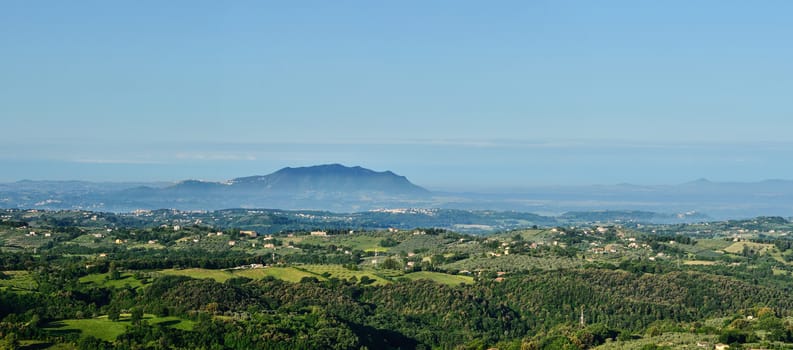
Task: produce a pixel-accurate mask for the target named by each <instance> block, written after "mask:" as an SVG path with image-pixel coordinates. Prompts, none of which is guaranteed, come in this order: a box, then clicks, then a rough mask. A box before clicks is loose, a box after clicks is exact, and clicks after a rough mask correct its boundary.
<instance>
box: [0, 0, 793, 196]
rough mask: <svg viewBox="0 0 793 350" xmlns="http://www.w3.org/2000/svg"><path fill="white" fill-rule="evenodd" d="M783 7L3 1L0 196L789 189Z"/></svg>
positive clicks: (790, 31)
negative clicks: (212, 184)
mask: <svg viewBox="0 0 793 350" xmlns="http://www.w3.org/2000/svg"><path fill="white" fill-rule="evenodd" d="M792 10H793V3H791V2H789V1H761V2H747V1H726V0H719V1H663V2H660V1H635V0H634V1H602V2H594V1H503V2H487V3H485V2H481V1H401V2H377V1H315V2H304V1H288V2H275V1H273V2H269V1H250V2H246V1H234V2H219V1H205V2H203V1H181V2H180V1H168V2H163V1H113V2H107V1H72V2H63V1H12V0H9V1H3V2H0V49H1V50H2V55H0V121H2V130H3V133H2V134H3V136H2V138H0V169H2V171H0V181H16V180H20V179H87V180H101V181H123V180H145V181H148V180H179V179H184V178H201V179H215V180H220V179H227V178H233V177H237V176H246V175H252V174H266V173H269V172H271V171H274V170H277V169H278V168H281V167H284V166H300V165H311V164H321V163H337V162H338V163H344V164H347V165H361V166H364V167H369V168H373V169H376V170H386V169H389V170H393V171H395V172H397V173H400V174H403V175H406V176H408V178H410V179H411V180H413V181H414V182H416V183H419V184H422V185H425V186H428V187H434V188H472V189H473V188H494V187H526V186H533V185H546V184H594V183H606V184H611V183H622V182H631V183H639V184H652V183H678V182H685V181H688V180H693V179H696V178H700V177H706V178H710V179H712V180H717V181H756V180H762V179H767V178H786V179H793V162H791V160H793V159H791V154H793V140H791V137H790V131H791V130H793V102H791V101H793V99H792V98H791V97H790V92H791V91H793V46H791V45H790V38H791V37H793V24H791V22H790V20H789V14H790V13H793V11H792Z"/></svg>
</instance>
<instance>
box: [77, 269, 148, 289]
mask: <svg viewBox="0 0 793 350" xmlns="http://www.w3.org/2000/svg"><path fill="white" fill-rule="evenodd" d="M79 281H80V283H82V284H94V285H97V286H103V287H111V288H122V287H125V286H129V287H132V288H135V289H137V288H140V287H143V282H141V281H140V280H138V279H137V278H135V277H133V275H132V274H131V273H122V274H121V278H120V279H117V280H111V279H110V273H109V272H108V273H95V274H90V275H88V276H83V277H80V279H79Z"/></svg>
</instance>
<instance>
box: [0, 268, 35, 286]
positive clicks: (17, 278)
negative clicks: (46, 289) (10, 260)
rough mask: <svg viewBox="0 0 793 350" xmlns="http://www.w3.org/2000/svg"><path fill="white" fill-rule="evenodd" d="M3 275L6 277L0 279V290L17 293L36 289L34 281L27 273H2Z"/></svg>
mask: <svg viewBox="0 0 793 350" xmlns="http://www.w3.org/2000/svg"><path fill="white" fill-rule="evenodd" d="M3 274H4V275H5V276H6V277H5V278H4V279H0V288H3V289H10V290H19V291H31V290H35V289H36V288H37V285H36V281H34V280H33V276H32V275H31V274H30V272H28V271H3Z"/></svg>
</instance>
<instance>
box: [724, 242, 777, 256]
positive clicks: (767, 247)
mask: <svg viewBox="0 0 793 350" xmlns="http://www.w3.org/2000/svg"><path fill="white" fill-rule="evenodd" d="M743 247H749V249H753V250H754V251H755V252H759V253H761V254H762V253H766V252H770V251H771V250H772V249H773V248H774V245H773V244H764V243H754V242H735V243H733V244H731V245H730V246H729V247H727V248H724V251H725V252H727V253H732V254H741V252H743Z"/></svg>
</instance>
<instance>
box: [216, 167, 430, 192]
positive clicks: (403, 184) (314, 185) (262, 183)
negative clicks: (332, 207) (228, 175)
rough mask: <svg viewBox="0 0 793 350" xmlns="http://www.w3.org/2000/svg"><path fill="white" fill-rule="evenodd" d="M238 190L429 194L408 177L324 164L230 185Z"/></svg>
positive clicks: (284, 170) (286, 169) (241, 180)
mask: <svg viewBox="0 0 793 350" xmlns="http://www.w3.org/2000/svg"><path fill="white" fill-rule="evenodd" d="M229 183H230V184H232V185H234V186H244V187H251V188H260V189H267V190H270V191H274V192H290V193H308V192H311V193H315V192H327V193H354V192H370V193H382V194H389V195H415V194H425V193H428V191H427V190H426V189H424V188H422V187H419V186H416V185H414V184H413V183H411V182H410V181H408V179H407V178H406V177H404V176H399V175H396V174H394V173H393V172H391V171H382V172H378V171H374V170H370V169H366V168H363V167H360V166H353V167H348V166H345V165H342V164H336V163H334V164H322V165H314V166H307V167H296V168H292V167H285V168H282V169H280V170H278V171H276V172H274V173H272V174H269V175H263V176H249V177H241V178H236V179H233V180H231V181H229Z"/></svg>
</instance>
